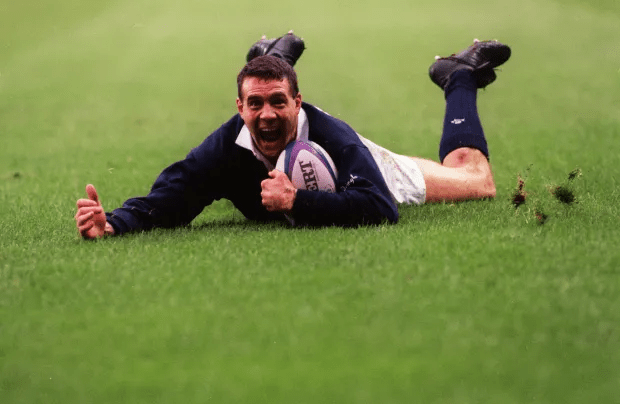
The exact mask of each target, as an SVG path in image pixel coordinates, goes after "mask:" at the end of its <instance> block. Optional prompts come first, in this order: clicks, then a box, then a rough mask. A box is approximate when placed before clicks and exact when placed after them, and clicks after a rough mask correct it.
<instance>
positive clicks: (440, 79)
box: [414, 40, 510, 202]
mask: <svg viewBox="0 0 620 404" xmlns="http://www.w3.org/2000/svg"><path fill="white" fill-rule="evenodd" d="M509 57H510V48H509V47H508V46H506V45H504V44H501V43H499V42H497V41H483V42H480V41H478V40H474V44H473V45H471V46H470V47H468V48H467V49H465V50H464V51H462V52H460V53H458V54H455V55H452V56H449V57H446V58H440V57H437V58H436V61H435V63H433V65H432V66H431V67H430V69H429V74H430V77H431V80H432V81H433V82H434V83H435V84H437V85H438V86H439V87H440V88H441V89H442V90H444V95H445V99H446V113H445V117H444V125H443V132H442V136H441V141H440V143H439V159H440V161H441V162H442V163H441V164H439V163H435V162H433V161H431V160H425V159H420V158H414V160H415V161H416V162H417V163H418V166H419V167H420V169H421V170H422V173H423V174H424V180H425V182H426V201H427V202H439V201H460V200H468V199H483V198H493V197H495V194H496V190H495V183H494V182H493V173H492V172H491V166H490V164H489V160H488V156H489V151H488V147H487V142H486V139H485V136H484V131H483V129H482V124H481V122H480V118H479V116H478V110H477V105H476V96H477V90H478V88H484V87H486V86H488V85H489V84H491V83H492V82H493V81H494V80H495V78H496V75H495V70H494V69H495V68H496V67H497V66H499V65H501V64H503V63H504V62H506V61H507V60H508V58H509Z"/></svg>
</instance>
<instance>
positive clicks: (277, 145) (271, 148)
mask: <svg viewBox="0 0 620 404" xmlns="http://www.w3.org/2000/svg"><path fill="white" fill-rule="evenodd" d="M282 143H283V142H282V141H275V142H264V141H261V144H260V145H259V146H260V147H259V150H260V152H261V153H262V154H263V155H264V156H265V157H267V158H268V159H269V160H272V159H277V158H278V156H280V153H282V150H284V147H285V146H286V145H283V144H282Z"/></svg>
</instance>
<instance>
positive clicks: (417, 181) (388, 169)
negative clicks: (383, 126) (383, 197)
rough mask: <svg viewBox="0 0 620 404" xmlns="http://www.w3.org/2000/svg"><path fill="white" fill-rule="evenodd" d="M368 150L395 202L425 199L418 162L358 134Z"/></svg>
mask: <svg viewBox="0 0 620 404" xmlns="http://www.w3.org/2000/svg"><path fill="white" fill-rule="evenodd" d="M358 136H359V137H360V140H361V141H362V143H364V145H365V146H366V147H367V148H368V150H370V153H371V154H372V157H373V158H374V159H375V162H376V163H377V166H379V171H381V175H383V179H384V180H385V183H386V184H387V186H388V188H389V189H390V193H391V194H392V199H393V200H394V201H395V202H396V203H403V204H408V205H411V204H415V205H421V204H423V203H424V201H425V200H426V183H425V182H424V175H423V174H422V170H420V167H419V166H418V164H417V163H416V162H415V161H414V160H413V159H412V158H410V157H407V156H403V155H400V154H396V153H393V152H391V151H389V150H388V149H385V148H383V147H381V146H379V145H377V144H375V143H373V142H371V141H370V140H368V139H366V138H364V137H362V136H361V135H359V134H358Z"/></svg>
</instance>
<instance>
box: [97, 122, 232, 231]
mask: <svg viewBox="0 0 620 404" xmlns="http://www.w3.org/2000/svg"><path fill="white" fill-rule="evenodd" d="M229 124H231V122H229V123H227V124H225V125H224V126H222V127H221V128H220V129H218V130H217V131H216V132H214V133H213V134H211V135H210V136H209V137H207V138H206V139H205V141H204V142H203V143H202V144H201V145H200V146H198V147H196V148H195V149H193V150H192V151H191V152H190V153H189V154H188V155H187V157H186V158H185V159H184V160H181V161H178V162H176V163H174V164H172V165H171V166H169V167H168V168H166V169H165V170H164V171H163V172H162V173H161V174H160V175H159V177H158V178H157V179H156V181H155V183H154V184H153V186H152V188H151V191H150V192H149V194H148V195H147V196H143V197H137V198H131V199H128V200H127V201H125V203H124V204H123V206H122V207H121V208H118V209H115V210H114V211H112V212H108V213H106V216H107V220H108V222H109V223H110V224H111V225H112V227H113V228H114V231H115V233H116V234H119V235H120V234H123V233H127V232H130V231H140V230H150V229H152V228H154V227H164V228H170V227H177V226H183V225H187V224H189V223H190V222H191V221H192V220H193V219H194V218H195V217H196V216H198V215H199V214H200V212H202V210H203V209H204V208H205V206H208V205H210V204H211V203H213V201H214V200H216V199H220V198H221V192H222V190H223V183H224V182H225V173H226V169H225V168H224V165H223V156H225V155H226V149H225V141H224V139H223V134H224V132H226V130H225V129H226V128H225V126H226V125H229Z"/></svg>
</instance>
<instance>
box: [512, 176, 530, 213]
mask: <svg viewBox="0 0 620 404" xmlns="http://www.w3.org/2000/svg"><path fill="white" fill-rule="evenodd" d="M530 167H531V166H530ZM530 167H528V168H527V170H525V177H521V173H519V174H518V175H517V188H516V189H515V191H514V192H513V193H512V204H513V205H515V209H517V208H519V206H521V205H523V204H524V203H525V200H526V198H527V192H525V180H526V178H527V174H528V173H529V171H530Z"/></svg>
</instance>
